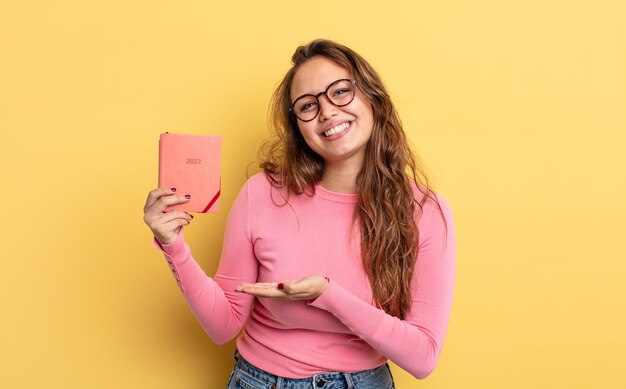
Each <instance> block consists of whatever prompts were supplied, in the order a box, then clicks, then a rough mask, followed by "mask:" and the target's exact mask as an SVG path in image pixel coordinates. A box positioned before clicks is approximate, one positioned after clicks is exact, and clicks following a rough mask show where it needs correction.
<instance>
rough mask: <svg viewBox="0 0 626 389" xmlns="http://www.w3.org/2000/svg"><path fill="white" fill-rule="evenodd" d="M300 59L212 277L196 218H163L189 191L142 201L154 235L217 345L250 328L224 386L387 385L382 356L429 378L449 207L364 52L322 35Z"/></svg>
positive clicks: (448, 290)
mask: <svg viewBox="0 0 626 389" xmlns="http://www.w3.org/2000/svg"><path fill="white" fill-rule="evenodd" d="M292 62H293V67H292V68H291V69H290V70H289V72H288V73H287V74H286V76H285V77H284V79H283V81H282V82H281V84H280V85H279V86H278V88H277V89H276V91H275V93H274V96H273V100H272V105H271V115H272V118H273V122H274V124H275V126H274V127H275V130H276V132H277V133H276V137H275V140H274V141H273V143H270V144H268V146H269V147H267V148H265V149H264V152H265V155H264V162H263V163H262V164H261V167H262V168H263V172H262V173H259V174H257V175H255V176H253V177H252V178H250V179H249V180H248V181H247V182H246V184H245V185H244V187H243V189H242V190H241V191H240V193H239V195H238V196H237V198H236V200H235V202H234V204H233V206H232V209H231V211H230V214H229V217H228V221H227V225H226V230H225V233H224V246H223V250H222V256H221V259H220V265H219V269H218V271H217V273H216V275H215V277H214V278H210V277H207V276H206V275H205V273H204V272H203V271H202V269H201V268H200V267H199V266H198V264H197V263H196V262H195V261H194V260H193V258H192V256H191V253H190V249H189V246H188V245H187V244H186V243H185V241H184V236H183V226H185V225H187V224H189V221H190V219H191V218H192V217H191V215H189V214H187V213H184V212H179V211H171V212H166V213H164V212H163V210H164V209H165V208H166V207H167V206H168V205H171V204H176V203H181V202H185V201H187V200H186V199H185V198H184V196H182V195H180V196H179V195H175V194H173V193H172V191H171V190H170V189H169V188H158V189H155V190H153V191H152V192H150V194H149V196H148V199H147V201H146V206H145V208H144V211H145V217H144V220H145V221H146V223H147V224H148V225H149V226H150V228H151V230H152V232H153V234H154V237H155V239H154V245H155V247H157V248H158V249H159V250H161V251H162V252H163V253H164V255H165V257H166V259H167V260H168V262H169V264H170V267H171V268H172V271H173V272H174V276H175V278H176V280H177V282H178V285H179V287H180V288H181V290H182V292H183V294H184V296H185V298H186V300H187V302H188V304H189V306H190V307H191V309H192V310H193V312H194V314H195V315H196V318H197V319H198V321H199V322H200V323H201V325H202V326H203V328H204V329H205V331H206V332H207V334H208V335H209V336H210V337H211V338H212V339H213V340H214V341H215V342H216V343H218V344H222V343H225V342H227V341H229V340H231V339H232V338H234V337H235V336H236V335H237V334H238V333H239V332H240V330H241V329H242V328H243V332H242V334H241V336H239V338H238V339H237V350H236V351H235V359H236V361H237V362H236V364H235V369H234V370H233V372H232V373H231V378H230V381H229V386H228V387H229V388H239V387H243V388H269V387H275V388H300V387H302V388H304V387H307V388H310V387H311V385H312V384H313V386H314V387H354V388H391V387H394V386H393V385H394V384H393V378H392V377H391V373H390V371H389V368H388V365H387V363H386V362H387V358H389V359H391V360H392V361H393V362H394V363H396V364H397V365H398V366H400V367H402V368H403V369H405V370H406V371H408V372H409V373H410V374H412V375H413V376H415V377H417V378H420V379H422V378H425V377H426V376H427V375H429V374H430V373H431V372H432V371H433V369H434V368H435V365H436V363H437V360H438V358H439V355H440V353H441V348H442V345H443V341H444V336H445V332H446V328H447V324H448V319H449V315H450V309H451V304H452V295H453V289H454V278H455V231H454V225H453V219H452V214H451V211H450V207H449V205H448V204H447V202H446V201H445V200H444V199H443V198H442V197H441V196H439V195H437V194H436V193H434V192H433V191H432V190H431V189H430V188H429V185H428V180H427V179H424V181H425V184H422V183H421V182H420V181H419V177H418V174H417V172H420V174H421V175H422V176H424V175H423V173H422V172H421V170H420V169H419V168H418V166H417V165H416V163H415V162H414V158H413V155H412V153H411V151H410V149H409V147H408V144H407V141H406V138H405V135H404V132H403V130H402V127H401V124H400V120H399V118H398V115H397V113H396V111H395V109H394V107H393V105H392V103H391V100H390V98H389V95H388V94H387V92H386V91H385V88H384V86H383V84H382V82H381V80H380V77H379V76H378V75H377V73H376V72H375V71H374V70H373V69H372V68H371V66H370V65H369V64H368V63H367V62H366V61H365V60H364V59H363V58H362V57H361V56H359V55H358V54H357V53H355V52H354V51H352V50H351V49H349V48H347V47H345V46H342V45H339V44H337V43H335V42H332V41H328V40H315V41H312V42H310V43H309V44H307V45H305V46H301V47H299V48H298V49H297V50H296V52H295V53H294V55H293V57H292ZM407 170H408V173H407ZM333 385H335V386H333Z"/></svg>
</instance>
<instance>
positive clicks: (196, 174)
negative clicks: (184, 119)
mask: <svg viewBox="0 0 626 389" xmlns="http://www.w3.org/2000/svg"><path fill="white" fill-rule="evenodd" d="M221 154H222V137H221V136H212V135H187V134H172V133H169V132H166V133H164V134H161V136H160V138H159V187H166V188H176V194H177V195H183V196H184V195H186V194H190V195H191V199H190V200H189V201H187V202H186V203H182V204H175V205H170V206H168V207H167V208H166V209H165V210H166V211H170V210H173V209H176V210H180V211H185V212H202V213H204V212H217V211H219V198H220V190H221V176H220V158H221Z"/></svg>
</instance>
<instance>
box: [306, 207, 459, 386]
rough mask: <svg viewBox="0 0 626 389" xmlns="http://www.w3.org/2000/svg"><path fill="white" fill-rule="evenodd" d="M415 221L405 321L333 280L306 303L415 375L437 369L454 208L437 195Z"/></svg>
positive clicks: (450, 286) (451, 277)
mask: <svg viewBox="0 0 626 389" xmlns="http://www.w3.org/2000/svg"><path fill="white" fill-rule="evenodd" d="M438 199H439V202H440V204H441V208H442V211H443V214H444V216H445V222H446V223H447V233H446V224H444V219H443V218H442V217H441V213H440V212H439V209H438V208H437V207H436V205H433V207H429V208H430V212H427V211H426V210H425V212H424V216H426V218H424V217H422V218H420V221H419V222H418V228H419V231H420V242H419V247H418V256H417V262H416V264H415V270H414V273H413V279H412V282H411V297H412V304H411V311H410V312H409V313H408V314H407V315H406V317H405V319H404V320H400V319H399V318H397V317H395V316H391V315H389V314H387V313H386V312H385V311H384V310H382V309H379V308H376V307H375V306H373V305H372V304H371V303H369V302H367V301H363V300H362V299H360V298H359V297H357V296H355V295H354V294H352V293H351V292H349V291H348V290H346V289H345V288H343V287H342V286H341V285H338V284H337V283H336V282H333V281H332V280H331V281H330V284H329V285H328V288H327V289H326V291H325V292H324V293H323V294H322V295H321V296H319V297H318V298H317V299H315V300H313V301H311V302H309V304H310V305H312V306H315V307H318V308H321V309H324V310H326V311H328V312H330V313H332V314H333V315H335V316H336V317H337V318H338V319H339V320H340V321H341V322H342V323H343V324H345V325H346V326H347V327H348V328H349V329H350V330H351V331H352V332H353V333H354V334H355V335H357V336H359V337H360V338H361V339H363V340H364V341H366V342H367V343H368V344H369V345H371V346H372V347H373V348H374V349H376V350H378V351H379V352H380V353H382V354H383V355H385V356H386V357H387V358H389V359H391V360H392V361H393V362H394V363H395V364H397V365H398V366H400V367H401V368H403V369H404V370H406V371H408V372H409V373H410V374H412V375H413V376H414V377H416V378H418V379H423V378H426V377H427V376H428V375H429V374H430V373H432V371H433V370H434V369H435V366H436V364H437V361H438V359H439V356H440V354H441V349H442V346H443V342H444V337H445V333H446V329H447V326H448V319H449V317H450V311H451V307H452V296H453V292H454V282H455V273H456V263H455V262H456V237H455V229H454V222H453V219H452V212H451V210H450V206H449V205H448V203H447V202H446V201H445V200H444V199H443V198H442V197H441V196H439V195H438Z"/></svg>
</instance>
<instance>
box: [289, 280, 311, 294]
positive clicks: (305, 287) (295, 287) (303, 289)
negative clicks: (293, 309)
mask: <svg viewBox="0 0 626 389" xmlns="http://www.w3.org/2000/svg"><path fill="white" fill-rule="evenodd" d="M283 285H284V287H283V291H284V292H285V293H289V294H291V295H295V294H298V293H309V292H310V291H311V283H310V282H309V281H307V280H299V281H290V282H283Z"/></svg>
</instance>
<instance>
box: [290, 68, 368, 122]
mask: <svg viewBox="0 0 626 389" xmlns="http://www.w3.org/2000/svg"><path fill="white" fill-rule="evenodd" d="M341 81H350V83H351V84H352V88H354V89H353V92H352V98H351V99H350V101H348V102H347V103H345V104H335V103H334V102H333V100H332V99H331V98H330V97H329V96H328V91H329V90H330V88H331V87H332V86H333V85H335V84H337V83H338V82H341ZM321 95H324V96H326V100H328V102H329V103H331V104H332V105H334V106H335V107H345V106H346V105H348V104H350V103H351V102H352V101H354V96H356V80H352V79H350V78H340V79H339V80H335V81H333V82H332V83H331V84H330V85H328V87H327V88H326V90H325V91H323V92H320V93H318V94H316V95H314V94H306V95H302V96H300V97H298V98H297V99H296V101H294V102H293V104H291V107H289V112H291V113H292V114H293V115H294V116H295V117H296V118H298V120H301V121H303V122H310V121H311V120H314V119H315V118H316V117H317V115H319V114H320V96H321ZM308 96H313V97H315V100H317V112H315V116H313V117H312V118H311V119H308V120H304V119H302V118H300V116H298V115H297V114H296V111H295V109H294V107H295V106H296V103H297V102H298V100H300V99H302V98H304V97H308Z"/></svg>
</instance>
